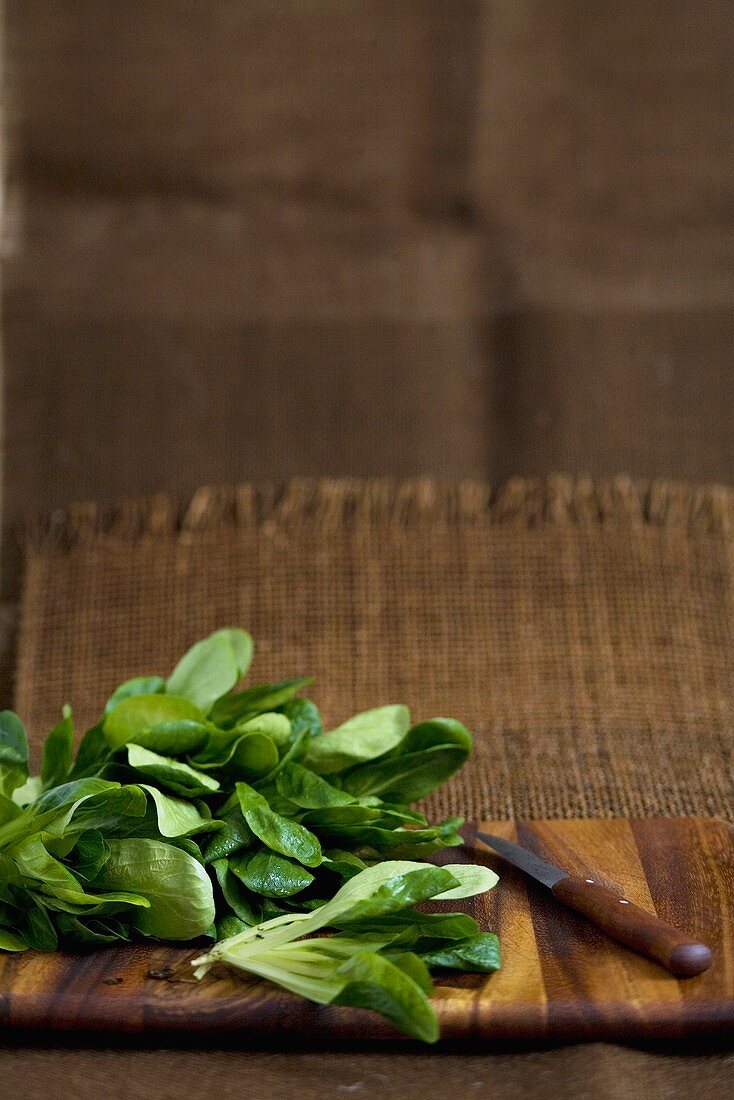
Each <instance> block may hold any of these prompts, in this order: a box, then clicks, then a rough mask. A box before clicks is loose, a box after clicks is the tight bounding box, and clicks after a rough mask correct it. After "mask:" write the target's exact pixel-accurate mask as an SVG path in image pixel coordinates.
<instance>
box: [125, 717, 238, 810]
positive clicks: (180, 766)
mask: <svg viewBox="0 0 734 1100" xmlns="http://www.w3.org/2000/svg"><path fill="white" fill-rule="evenodd" d="M113 713H114V712H113ZM127 759H128V763H129V765H130V767H131V768H135V770H136V771H139V772H140V773H141V774H142V775H146V776H149V777H150V778H151V779H155V780H156V782H158V783H160V784H161V785H162V786H164V787H166V788H167V789H168V790H171V791H174V793H176V794H182V795H186V796H187V797H189V798H191V797H192V796H195V795H200V794H211V793H212V791H218V790H219V783H218V782H217V780H216V779H213V778H212V777H211V776H210V775H205V774H204V772H200V771H196V770H195V769H194V768H192V767H189V765H188V764H184V763H183V761H181V760H174V759H173V758H172V757H169V756H159V755H158V753H155V752H150V751H149V750H148V749H144V748H143V746H142V745H134V744H128V746H127Z"/></svg>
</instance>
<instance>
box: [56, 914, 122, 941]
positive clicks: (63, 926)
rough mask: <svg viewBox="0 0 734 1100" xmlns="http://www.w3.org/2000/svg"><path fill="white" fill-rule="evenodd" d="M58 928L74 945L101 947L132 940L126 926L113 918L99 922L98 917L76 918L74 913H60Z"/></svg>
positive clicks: (57, 922)
mask: <svg viewBox="0 0 734 1100" xmlns="http://www.w3.org/2000/svg"><path fill="white" fill-rule="evenodd" d="M56 927H57V928H58V930H59V932H60V933H61V935H62V936H63V937H64V938H65V939H68V940H70V941H71V942H72V943H84V944H95V945H100V946H101V945H103V944H107V943H116V942H117V941H118V940H122V941H123V942H124V941H126V940H129V939H130V936H129V934H128V932H127V931H126V927H125V925H124V924H122V923H121V922H120V921H116V920H114V919H111V918H107V919H106V920H99V919H98V918H96V917H87V918H83V917H78V916H74V915H73V914H72V913H58V914H57V916H56Z"/></svg>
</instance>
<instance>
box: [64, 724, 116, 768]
mask: <svg viewBox="0 0 734 1100" xmlns="http://www.w3.org/2000/svg"><path fill="white" fill-rule="evenodd" d="M111 755H112V750H111V749H110V746H109V745H108V743H107V739H106V737H105V735H104V731H103V729H102V725H101V724H98V725H96V726H92V728H91V729H88V730H87V732H86V733H85V734H84V736H83V737H82V739H81V743H80V745H79V748H78V749H77V754H76V760H75V761H74V766H73V767H72V769H71V771H70V772H69V779H83V778H85V777H88V776H94V775H98V774H99V772H100V771H101V769H102V768H103V767H104V766H105V764H106V763H107V761H108V760H109V759H110V756H111Z"/></svg>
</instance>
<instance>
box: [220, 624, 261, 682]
mask: <svg viewBox="0 0 734 1100" xmlns="http://www.w3.org/2000/svg"><path fill="white" fill-rule="evenodd" d="M218 634H219V635H221V636H222V637H224V638H226V639H227V641H228V642H229V644H230V645H231V646H232V652H233V653H234V659H235V663H236V665H237V672H238V677H237V679H238V680H241V679H242V677H243V676H244V675H245V673H246V672H247V670H248V669H249V667H250V665H251V664H252V656H253V653H254V652H255V643H254V642H253V640H252V637H251V635H250V634H248V633H247V631H246V630H240V629H239V627H224V628H223V629H222V630H218V631H217V632H216V634H214V635H213V636H214V637H216V636H217V635H218Z"/></svg>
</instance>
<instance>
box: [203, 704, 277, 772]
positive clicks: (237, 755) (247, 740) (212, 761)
mask: <svg viewBox="0 0 734 1100" xmlns="http://www.w3.org/2000/svg"><path fill="white" fill-rule="evenodd" d="M277 717H279V718H280V717H281V715H278V716H277ZM284 720H286V719H284ZM191 763H192V764H195V765H196V767H197V768H201V769H202V770H204V771H219V770H221V771H222V772H223V773H224V774H226V775H228V776H233V777H236V778H238V779H256V778H258V777H260V776H263V775H266V774H267V772H269V771H270V769H271V768H273V767H274V766H275V765H276V764H277V763H278V749H277V747H276V745H275V742H274V741H273V739H272V737H271V736H270V735H269V734H267V733H263V732H261V731H258V730H251V731H246V732H242V731H241V730H240V729H239V727H238V729H237V730H226V731H225V730H217V731H216V733H214V734H211V735H210V737H209V741H208V743H207V745H206V746H205V747H204V749H202V751H201V752H200V753H199V754H198V755H197V756H195V757H193V758H192V760H191Z"/></svg>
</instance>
